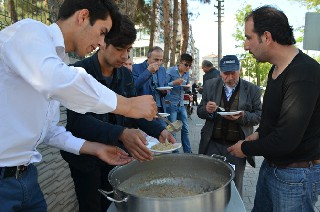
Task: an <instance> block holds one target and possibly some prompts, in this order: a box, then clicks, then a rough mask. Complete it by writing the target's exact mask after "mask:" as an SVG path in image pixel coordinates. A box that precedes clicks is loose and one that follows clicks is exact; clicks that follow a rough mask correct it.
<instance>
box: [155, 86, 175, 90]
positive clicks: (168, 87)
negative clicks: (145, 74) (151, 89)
mask: <svg viewBox="0 0 320 212" xmlns="http://www.w3.org/2000/svg"><path fill="white" fill-rule="evenodd" d="M172 88H173V87H170V86H165V87H157V88H156V89H157V90H159V91H165V90H170V89H172Z"/></svg>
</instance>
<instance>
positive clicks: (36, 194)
mask: <svg viewBox="0 0 320 212" xmlns="http://www.w3.org/2000/svg"><path fill="white" fill-rule="evenodd" d="M3 170H4V169H1V173H0V211H1V212H2V211H3V212H13V211H24V212H27V211H30V212H46V211H47V204H46V201H45V199H44V196H43V193H42V191H41V189H40V185H39V183H38V172H37V169H36V167H35V166H34V165H32V164H30V165H29V166H28V169H27V170H26V171H24V172H23V173H22V174H21V175H20V176H19V177H18V179H16V178H15V177H7V178H3V174H4V172H3Z"/></svg>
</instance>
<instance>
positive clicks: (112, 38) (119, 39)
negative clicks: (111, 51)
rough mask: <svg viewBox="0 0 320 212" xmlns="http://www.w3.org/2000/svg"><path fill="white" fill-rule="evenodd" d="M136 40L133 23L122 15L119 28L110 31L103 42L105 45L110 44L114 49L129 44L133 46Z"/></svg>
mask: <svg viewBox="0 0 320 212" xmlns="http://www.w3.org/2000/svg"><path fill="white" fill-rule="evenodd" d="M136 38H137V30H136V28H135V26H134V23H133V22H132V21H131V20H130V18H129V17H128V16H126V15H122V16H121V20H120V23H119V26H118V27H117V28H115V29H114V30H113V31H110V32H109V33H108V34H107V35H106V37H105V39H104V41H105V42H106V44H107V45H108V44H111V45H113V46H115V47H120V48H123V47H126V46H128V45H130V44H133V42H134V41H135V40H136Z"/></svg>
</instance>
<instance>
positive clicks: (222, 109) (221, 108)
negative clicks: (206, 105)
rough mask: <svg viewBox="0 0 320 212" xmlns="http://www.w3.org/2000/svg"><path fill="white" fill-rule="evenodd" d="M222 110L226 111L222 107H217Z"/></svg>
mask: <svg viewBox="0 0 320 212" xmlns="http://www.w3.org/2000/svg"><path fill="white" fill-rule="evenodd" d="M218 108H219V109H220V110H221V111H222V112H224V111H226V109H224V108H223V107H218Z"/></svg>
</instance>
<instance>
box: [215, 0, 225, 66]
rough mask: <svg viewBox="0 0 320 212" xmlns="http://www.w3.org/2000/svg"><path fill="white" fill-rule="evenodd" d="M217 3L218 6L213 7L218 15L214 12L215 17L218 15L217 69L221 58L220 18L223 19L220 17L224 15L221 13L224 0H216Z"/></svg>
mask: <svg viewBox="0 0 320 212" xmlns="http://www.w3.org/2000/svg"><path fill="white" fill-rule="evenodd" d="M217 2H218V6H216V5H214V7H215V8H217V9H218V13H216V12H214V14H215V15H218V67H220V64H219V63H220V60H221V58H222V36H221V22H222V20H221V18H222V17H223V16H222V15H223V14H224V12H222V10H224V5H222V3H223V2H224V0H217Z"/></svg>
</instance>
